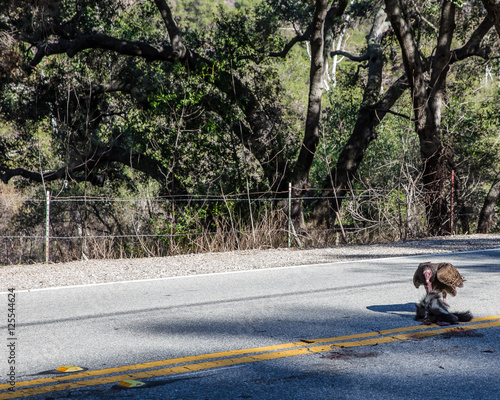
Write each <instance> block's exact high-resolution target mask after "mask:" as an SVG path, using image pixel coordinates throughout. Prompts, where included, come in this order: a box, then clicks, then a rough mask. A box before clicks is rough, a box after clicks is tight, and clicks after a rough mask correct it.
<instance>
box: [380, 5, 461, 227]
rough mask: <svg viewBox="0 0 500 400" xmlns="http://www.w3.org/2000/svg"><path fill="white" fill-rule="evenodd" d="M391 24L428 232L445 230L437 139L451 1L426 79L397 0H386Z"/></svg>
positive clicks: (445, 158)
mask: <svg viewBox="0 0 500 400" xmlns="http://www.w3.org/2000/svg"><path fill="white" fill-rule="evenodd" d="M386 12H387V13H388V15H389V17H390V20H391V24H392V27H393V29H394V31H395V33H396V36H397V38H398V41H399V43H400V46H401V52H402V55H403V63H404V66H405V71H406V75H407V76H408V81H409V83H410V86H411V91H412V100H413V112H414V114H415V131H416V132H417V134H418V137H419V140H420V153H421V157H422V163H423V183H424V192H425V207H426V215H427V223H428V230H429V234H431V235H440V234H443V233H445V232H449V231H450V229H449V226H446V224H445V223H446V221H449V218H448V206H447V202H446V189H445V182H446V181H447V177H448V176H449V168H448V165H449V164H450V162H451V152H450V151H447V150H446V149H445V148H444V146H443V144H442V139H441V108H442V103H443V99H444V94H445V89H446V76H447V73H448V70H449V64H450V61H451V58H452V57H451V50H450V49H451V41H452V39H453V31H454V28H455V4H454V3H453V2H452V1H450V0H446V1H444V3H443V6H442V10H441V20H440V29H439V36H438V43H437V47H436V54H435V56H434V58H433V61H432V64H431V79H430V82H426V80H425V72H426V69H425V68H424V65H425V60H423V59H422V58H421V57H420V53H419V51H418V45H417V43H416V40H415V36H414V32H413V30H412V29H411V25H410V23H409V21H408V15H407V13H406V10H405V9H403V7H402V6H401V3H400V2H399V1H398V0H386Z"/></svg>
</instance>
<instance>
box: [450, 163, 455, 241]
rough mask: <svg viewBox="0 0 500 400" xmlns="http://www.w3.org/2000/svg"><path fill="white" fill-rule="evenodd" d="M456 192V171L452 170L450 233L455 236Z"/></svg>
mask: <svg viewBox="0 0 500 400" xmlns="http://www.w3.org/2000/svg"><path fill="white" fill-rule="evenodd" d="M454 191H455V171H454V170H451V207H450V208H451V218H450V233H451V235H452V236H453V214H454V208H453V203H454V194H455V193H454Z"/></svg>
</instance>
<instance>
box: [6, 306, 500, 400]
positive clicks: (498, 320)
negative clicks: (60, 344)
mask: <svg viewBox="0 0 500 400" xmlns="http://www.w3.org/2000/svg"><path fill="white" fill-rule="evenodd" d="M486 321H487V322H486ZM495 326H500V315H497V316H492V317H484V318H476V319H473V320H472V321H471V322H470V323H468V324H460V325H454V326H449V327H446V328H439V327H437V325H418V326H409V327H403V328H396V329H387V330H382V331H379V332H368V333H360V334H355V335H348V336H338V337H332V338H322V339H315V340H302V341H299V342H295V343H283V344H278V345H274V346H266V347H256V348H251V349H241V350H232V351H224V352H219V353H211V354H203V355H198V356H190V357H181V358H173V359H169V360H162V361H154V362H148V363H141V364H135V365H127V366H123V367H117V368H107V369H101V370H95V371H85V372H80V373H75V374H69V375H64V376H54V377H50V378H42V379H35V380H30V381H23V382H16V384H15V390H14V391H11V390H8V389H9V388H10V387H11V386H10V384H1V385H0V391H3V392H1V393H0V399H14V398H19V397H27V396H33V395H37V394H44V393H52V392H58V391H63V390H70V389H77V388H84V387H89V386H98V385H104V384H111V383H117V382H120V381H124V380H130V379H133V380H139V379H145V378H153V377H159V376H167V375H175V374H182V373H188V372H194V371H201V370H207V369H211V368H218V367H225V366H232V365H238V364H246V363H252V362H257V361H266V360H273V359H278V358H285V357H291V356H298V355H302V354H308V353H321V352H326V351H331V350H332V349H338V348H347V347H359V346H367V345H374V344H382V343H390V342H396V341H400V340H407V339H416V338H423V337H427V336H434V335H439V334H442V333H446V332H450V331H454V330H457V329H460V330H473V329H483V328H491V327H495ZM404 332H406V333H404ZM207 360H210V361H207ZM176 364H182V365H177V366H173V367H168V368H161V367H165V366H167V365H176ZM133 371H138V372H133ZM89 378H90V379H89ZM64 381H70V382H64Z"/></svg>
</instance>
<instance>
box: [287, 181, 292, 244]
mask: <svg viewBox="0 0 500 400" xmlns="http://www.w3.org/2000/svg"><path fill="white" fill-rule="evenodd" d="M291 232H292V183H291V182H289V183H288V248H290V245H291V236H290V235H291Z"/></svg>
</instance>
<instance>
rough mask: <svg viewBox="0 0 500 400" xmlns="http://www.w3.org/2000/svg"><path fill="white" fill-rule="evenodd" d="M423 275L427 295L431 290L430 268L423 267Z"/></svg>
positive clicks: (431, 272)
mask: <svg viewBox="0 0 500 400" xmlns="http://www.w3.org/2000/svg"><path fill="white" fill-rule="evenodd" d="M423 274H424V278H425V287H426V289H427V293H428V292H430V290H431V278H432V274H433V271H432V268H431V267H425V268H424V271H423Z"/></svg>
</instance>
